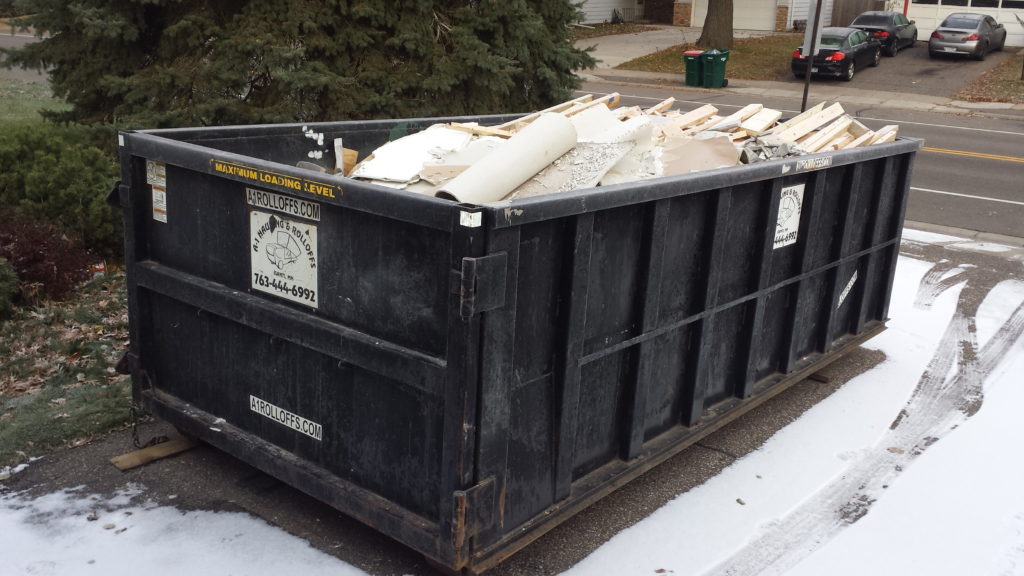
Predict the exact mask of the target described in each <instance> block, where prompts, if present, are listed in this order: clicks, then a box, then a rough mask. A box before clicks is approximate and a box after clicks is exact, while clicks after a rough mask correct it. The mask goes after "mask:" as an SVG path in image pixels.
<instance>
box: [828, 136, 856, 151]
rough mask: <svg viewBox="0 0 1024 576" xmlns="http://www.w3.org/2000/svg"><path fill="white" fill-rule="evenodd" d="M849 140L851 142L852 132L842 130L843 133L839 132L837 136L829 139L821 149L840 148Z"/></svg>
mask: <svg viewBox="0 0 1024 576" xmlns="http://www.w3.org/2000/svg"><path fill="white" fill-rule="evenodd" d="M850 142H853V134H850V133H849V132H844V133H842V134H840V135H839V136H837V137H835V138H833V139H832V140H830V141H829V142H828V144H825V145H824V146H822V147H821V149H822V150H842V149H844V148H845V147H846V145H847V144H849V143H850Z"/></svg>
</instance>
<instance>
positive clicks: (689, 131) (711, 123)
mask: <svg viewBox="0 0 1024 576" xmlns="http://www.w3.org/2000/svg"><path fill="white" fill-rule="evenodd" d="M721 120H722V117H721V116H717V115H716V116H711V117H710V118H708V119H707V120H705V121H704V122H701V123H700V124H697V125H696V126H692V127H690V128H688V129H687V130H684V131H683V134H697V133H698V132H703V131H705V130H707V129H708V128H710V127H712V126H714V125H715V124H717V123H719V122H720V121H721Z"/></svg>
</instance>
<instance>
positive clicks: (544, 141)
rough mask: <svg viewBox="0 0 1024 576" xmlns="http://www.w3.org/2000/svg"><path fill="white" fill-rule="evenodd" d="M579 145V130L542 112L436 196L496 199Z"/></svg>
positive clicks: (472, 201)
mask: <svg viewBox="0 0 1024 576" xmlns="http://www.w3.org/2000/svg"><path fill="white" fill-rule="evenodd" d="M575 145H576V129H575V128H573V126H572V122H570V121H569V119H568V118H566V117H565V116H562V115H561V114H552V113H547V114H541V116H540V118H538V119H536V120H534V121H533V122H531V123H530V125H529V126H527V127H526V128H523V129H522V130H520V131H519V132H517V133H516V134H515V135H513V136H512V137H511V138H509V139H508V141H507V142H505V144H503V145H501V146H499V147H497V148H495V149H494V150H492V151H491V152H490V153H489V154H488V155H487V156H484V157H483V158H481V159H480V160H479V161H478V162H476V163H474V164H473V165H472V166H470V167H469V168H467V169H466V170H465V171H464V172H463V173H462V174H459V175H458V176H456V177H455V178H453V179H451V180H449V181H448V182H447V183H446V184H444V186H442V187H441V188H440V189H439V190H438V191H437V192H436V193H435V196H437V197H438V198H446V199H448V200H455V201H457V202H465V203H469V204H487V203H489V202H497V201H498V200H501V199H502V198H504V197H505V196H506V195H507V194H508V193H509V192H511V191H513V190H515V189H516V188H518V187H519V186H520V185H521V184H522V183H523V182H526V181H527V180H529V179H530V178H532V177H533V176H535V175H536V174H537V173H538V172H540V171H541V170H543V169H544V168H546V167H547V166H548V165H549V164H551V163H552V162H554V161H555V160H557V159H558V158H559V157H560V156H561V155H563V154H565V153H566V152H568V151H569V150H571V149H572V147H573V146H575Z"/></svg>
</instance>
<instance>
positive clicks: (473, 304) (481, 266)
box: [452, 252, 508, 320]
mask: <svg viewBox="0 0 1024 576" xmlns="http://www.w3.org/2000/svg"><path fill="white" fill-rule="evenodd" d="M507 268H508V253H506V252H498V253H496V254H490V255H487V256H481V257H479V258H463V259H462V270H459V271H455V272H453V276H454V278H453V282H452V291H453V292H454V293H455V294H458V295H459V308H460V315H461V316H462V319H463V320H469V319H470V318H472V317H473V315H474V314H477V313H480V312H487V311H488V310H495V309H497V308H501V307H502V306H504V305H505V276H506V272H507Z"/></svg>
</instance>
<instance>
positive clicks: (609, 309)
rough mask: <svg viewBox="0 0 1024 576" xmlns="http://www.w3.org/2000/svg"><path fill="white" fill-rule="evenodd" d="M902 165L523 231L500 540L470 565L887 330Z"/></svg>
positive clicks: (813, 174)
mask: <svg viewBox="0 0 1024 576" xmlns="http://www.w3.org/2000/svg"><path fill="white" fill-rule="evenodd" d="M904 162H905V160H904V159H902V158H900V159H898V160H893V159H891V158H888V157H884V158H878V159H872V160H870V161H866V162H857V163H850V164H839V165H836V166H826V167H825V168H824V169H818V170H810V171H806V172H803V173H797V174H791V175H787V176H785V177H779V178H772V179H762V180H757V181H751V182H743V183H739V184H734V185H730V186H724V187H720V188H711V189H695V190H685V189H676V188H669V186H670V185H669V184H662V183H659V182H651V183H649V184H648V185H647V188H646V190H647V191H648V192H649V194H650V196H652V197H655V198H657V197H659V196H660V195H661V192H662V191H663V190H665V191H666V194H665V197H663V198H662V199H656V200H650V201H640V202H636V203H633V204H630V205H627V206H615V207H611V208H607V209H600V208H595V209H593V210H586V211H583V212H582V213H579V214H577V215H573V216H571V217H569V218H561V219H555V220H547V221H543V222H537V221H533V223H530V224H523V225H522V226H520V227H519V228H518V230H519V232H520V234H521V242H520V244H519V247H520V250H519V267H518V270H517V271H516V274H517V276H518V279H519V281H518V283H517V285H516V292H517V296H516V302H517V305H516V306H517V309H516V332H517V333H516V337H515V353H514V358H515V360H514V364H515V366H514V370H515V374H516V383H515V385H514V390H513V391H512V393H511V396H510V398H511V400H510V410H509V416H508V417H509V427H510V438H509V440H508V454H509V457H508V460H507V463H506V468H505V469H504V470H501V471H499V472H498V475H499V476H504V481H505V482H506V486H507V490H506V493H505V499H504V500H503V501H502V503H501V504H500V508H501V518H502V522H503V524H502V525H501V527H500V529H499V530H498V532H496V533H495V535H494V536H493V537H491V538H489V539H487V540H481V541H479V542H478V547H479V548H478V550H479V554H480V555H481V557H482V558H484V557H490V556H489V555H490V554H491V551H493V550H496V549H504V548H505V547H506V546H507V542H510V541H513V540H516V539H517V538H518V536H517V535H518V534H520V533H522V532H521V531H522V530H525V531H527V532H529V531H530V530H532V529H533V528H534V527H537V526H538V525H543V524H544V521H543V518H544V513H545V510H547V511H553V510H561V509H563V508H566V507H568V508H572V507H573V504H572V503H575V502H580V501H581V499H582V500H583V501H587V500H589V499H590V498H593V497H594V495H595V494H599V493H601V492H603V491H604V490H605V489H606V488H604V487H603V486H605V484H606V481H605V480H602V479H604V478H612V477H614V478H618V476H617V474H619V473H620V472H621V473H623V474H626V475H631V474H632V473H633V472H625V471H626V470H630V471H632V470H640V469H645V466H646V465H645V462H647V458H648V456H652V455H654V454H662V453H665V452H664V451H675V450H678V448H676V447H678V446H680V445H685V444H687V443H689V442H693V441H695V440H696V439H699V438H700V437H701V436H702V435H703V434H706V433H707V432H706V430H708V429H711V428H714V427H717V426H720V425H721V422H723V421H726V420H728V418H729V415H730V414H731V413H733V412H735V411H737V408H739V407H741V406H743V405H744V403H745V401H746V400H753V399H761V398H766V397H769V396H770V395H772V394H774V393H776V391H777V390H780V389H781V387H782V385H788V384H790V383H792V382H793V381H794V380H793V378H792V377H791V376H789V375H790V374H793V373H796V372H798V371H799V372H800V373H803V374H806V373H808V372H809V371H810V370H811V369H812V368H813V367H814V366H816V365H817V364H819V363H823V362H825V361H828V360H830V359H832V358H834V357H835V354H838V353H842V352H843V351H845V350H847V349H848V348H849V346H850V344H849V343H850V342H851V341H860V340H861V339H863V338H865V337H866V335H868V334H873V333H875V332H877V331H878V330H880V329H881V322H883V321H884V320H885V318H884V316H882V315H881V314H882V312H883V310H884V309H885V306H886V304H887V302H888V296H889V294H888V290H889V289H890V287H889V286H887V284H886V282H887V281H891V269H892V266H894V265H895V261H894V260H893V257H892V254H894V250H893V249H892V247H893V246H897V245H898V234H899V230H900V227H899V223H898V220H899V218H900V217H901V214H902V212H901V207H902V205H903V202H904V201H905V194H906V188H905V186H906V182H907V181H905V180H902V181H901V180H899V179H898V178H893V177H894V176H898V175H900V174H901V173H902V171H903V170H905V169H906V164H905V163H904ZM886 174H889V175H890V176H886ZM662 186H664V187H665V188H662ZM668 190H677V191H676V192H675V193H672V192H668ZM794 202H795V204H794ZM513 227H514V226H513ZM851 279H853V280H852V281H851ZM485 321H486V319H485ZM484 345H485V349H486V346H487V343H486V342H485V343H484ZM758 401H761V400H758ZM617 482H618V481H617V480H616V483H617ZM500 483H501V480H499V484H500ZM502 534H504V536H501V535H502ZM503 542H505V543H503ZM504 553H505V552H500V553H498V555H497V557H499V558H500V557H501V556H502V555H503V554H504ZM480 565H481V566H487V565H490V564H489V563H488V562H487V561H484V562H483V563H482V564H480Z"/></svg>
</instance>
